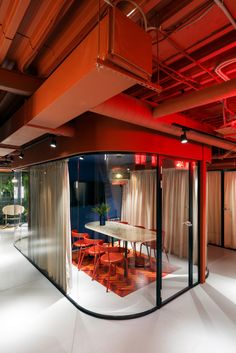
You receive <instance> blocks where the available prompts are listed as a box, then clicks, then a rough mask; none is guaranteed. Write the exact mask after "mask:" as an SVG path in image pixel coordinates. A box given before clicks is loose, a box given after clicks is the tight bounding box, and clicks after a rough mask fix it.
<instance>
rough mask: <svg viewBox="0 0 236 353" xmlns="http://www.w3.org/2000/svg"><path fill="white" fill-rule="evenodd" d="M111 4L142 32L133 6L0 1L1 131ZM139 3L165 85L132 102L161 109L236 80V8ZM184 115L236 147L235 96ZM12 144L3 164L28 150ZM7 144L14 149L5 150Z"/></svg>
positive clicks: (143, 90)
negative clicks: (10, 157) (14, 155)
mask: <svg viewBox="0 0 236 353" xmlns="http://www.w3.org/2000/svg"><path fill="white" fill-rule="evenodd" d="M109 3H110V4H111V5H114V4H116V3H118V4H117V7H118V8H119V9H120V10H121V11H122V12H123V13H124V14H126V15H128V16H129V18H130V19H131V20H133V21H134V22H136V23H137V24H139V25H140V26H141V27H143V16H142V14H141V12H140V11H139V10H138V9H135V7H134V6H133V4H132V2H129V1H115V0H114V1H112V0H110V1H104V0H100V1H98V0H81V1H78V0H42V1H35V0H21V1H19V0H2V1H0V65H1V68H0V89H1V90H0V128H1V126H6V123H7V122H8V121H10V120H9V119H11V117H12V116H13V115H14V114H16V113H18V112H19V111H20V108H22V107H23V104H24V103H25V102H26V101H27V100H28V98H29V97H30V96H31V95H32V94H33V93H34V92H35V91H36V90H37V89H38V88H39V87H40V85H41V84H42V83H43V82H44V81H46V80H47V78H48V77H50V76H51V75H52V74H53V73H54V72H55V70H56V69H57V68H58V67H59V66H60V65H61V63H62V62H63V61H64V60H65V59H66V58H67V57H68V56H69V55H70V54H71V53H72V52H73V50H74V49H75V48H76V47H77V46H78V45H79V44H80V43H81V42H82V41H83V40H84V38H85V37H86V36H87V35H88V33H90V31H91V30H92V29H93V28H94V27H95V26H96V25H97V23H98V19H99V18H102V17H103V15H104V14H105V13H106V10H107V9H108V8H109V7H110V5H109ZM135 3H136V4H137V5H138V6H140V9H141V10H142V12H143V13H144V14H145V17H146V19H147V24H148V27H149V28H151V30H150V36H151V37H152V55H153V74H152V82H153V83H157V84H158V85H160V86H161V87H162V91H161V92H159V93H157V92H156V91H154V90H152V89H150V88H149V87H144V86H141V85H138V84H135V82H134V83H133V85H131V87H129V88H128V89H124V91H123V93H125V95H128V96H131V97H133V98H135V99H138V100H139V101H140V102H142V103H145V104H147V105H148V106H149V107H150V108H154V109H155V108H157V109H159V108H160V109H161V107H164V105H163V106H162V104H163V103H164V104H165V102H167V101H168V100H169V102H170V105H171V104H172V102H173V101H172V100H173V99H175V98H178V97H180V99H184V100H185V96H187V95H188V94H191V93H193V92H198V91H201V90H204V89H205V88H207V87H209V86H214V85H217V84H221V83H223V82H225V81H230V80H233V79H234V78H236V1H232V0H224V1H221V0H181V1H175V0H136V1H135ZM134 9H135V10H134ZM137 46H138V43H137ZM79 64H80V63H79V61H78V65H79ZM232 82H233V81H232ZM235 86H236V85H235ZM124 87H125V86H124ZM219 97H221V96H219ZM181 111H182V115H181V116H182V118H183V116H184V117H185V118H189V120H188V125H189V124H190V127H191V122H192V127H193V128H195V129H197V130H201V129H202V126H205V128H204V129H205V131H208V132H209V131H211V133H212V134H216V135H217V136H221V137H223V138H225V139H226V140H230V141H233V142H234V141H235V139H236V128H235V127H236V90H235V89H234V93H232V94H228V96H227V98H223V99H221V98H219V99H217V97H215V98H214V99H213V101H212V102H211V103H208V104H205V105H202V104H201V103H200V102H198V103H196V104H195V105H193V106H192V107H191V108H189V107H188V110H187V109H186V110H183V109H181ZM175 112H178V110H176V111H173V113H175ZM160 119H161V120H160V121H162V122H164V123H166V124H171V123H173V121H172V119H170V117H169V116H167V117H166V116H165V115H164V116H162V117H161V118H160ZM175 123H176V121H175ZM4 124H5V125H4ZM196 124H199V127H198V128H196ZM180 125H184V124H183V122H181V121H180ZM234 126H235V127H234ZM28 131H30V132H31V131H32V135H31V137H30V138H28V140H27V143H29V142H30V140H33V139H35V138H37V137H38V136H40V135H42V134H43V133H49V132H52V131H50V129H48V130H47V129H45V131H43V132H42V130H40V131H39V129H38V127H37V126H36V127H34V126H32V125H31V126H28ZM63 133H64V132H63ZM12 136H13V138H12V139H11V140H8V139H6V138H5V139H2V140H0V144H1V148H0V155H1V156H3V157H4V156H6V155H8V156H9V154H11V153H12V154H14V153H15V152H14V151H15V147H16V146H17V147H18V150H20V149H21V147H22V145H23V146H24V144H25V141H24V139H23V140H22V136H21V138H19V141H17V138H18V137H17V136H18V135H17V134H13V135H12ZM6 141H8V144H7V145H5V146H4V143H5V144H6V143H7V142H6ZM9 141H10V142H11V143H10V145H9ZM11 146H12V148H11ZM3 157H2V158H3Z"/></svg>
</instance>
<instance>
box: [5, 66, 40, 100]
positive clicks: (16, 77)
mask: <svg viewBox="0 0 236 353" xmlns="http://www.w3.org/2000/svg"><path fill="white" fill-rule="evenodd" d="M42 82H43V81H42V80H40V79H38V78H35V77H33V76H28V75H24V74H21V73H18V72H15V71H10V70H6V69H2V68H0V89H1V90H3V91H7V92H11V93H15V94H19V95H23V96H30V95H31V94H33V93H34V92H35V91H36V90H37V88H39V86H40V85H41V84H42Z"/></svg>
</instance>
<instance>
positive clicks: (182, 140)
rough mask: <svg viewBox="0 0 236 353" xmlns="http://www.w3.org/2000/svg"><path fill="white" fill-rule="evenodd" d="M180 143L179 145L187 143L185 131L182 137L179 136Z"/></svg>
mask: <svg viewBox="0 0 236 353" xmlns="http://www.w3.org/2000/svg"><path fill="white" fill-rule="evenodd" d="M180 141H181V143H187V142H188V139H187V136H186V131H185V130H183V133H182V135H181V136H180Z"/></svg>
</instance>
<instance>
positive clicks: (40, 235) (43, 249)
mask: <svg viewBox="0 0 236 353" xmlns="http://www.w3.org/2000/svg"><path fill="white" fill-rule="evenodd" d="M29 257H30V258H31V260H32V261H33V262H34V263H35V264H36V265H38V266H39V267H40V268H41V269H42V270H43V271H45V273H46V274H47V275H48V276H49V277H50V278H51V279H52V280H54V281H55V282H56V283H57V284H58V285H59V286H60V287H61V288H62V289H64V291H65V292H69V290H70V279H71V227H70V188H69V173H68V165H67V161H65V160H64V161H58V162H52V163H47V164H42V165H39V166H35V167H32V168H30V237H29Z"/></svg>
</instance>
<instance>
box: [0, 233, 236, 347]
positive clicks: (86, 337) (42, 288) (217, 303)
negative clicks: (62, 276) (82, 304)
mask: <svg viewBox="0 0 236 353" xmlns="http://www.w3.org/2000/svg"><path fill="white" fill-rule="evenodd" d="M13 240H14V237H13V233H12V232H10V231H0V352H1V353H32V352H33V353H39V352H40V353H49V352H50V353H51V352H52V353H125V352H127V351H132V352H136V353H141V352H142V353H143V352H147V353H154V352H159V353H177V352H178V353H179V352H181V353H205V352H214V353H221V352H227V353H235V351H236V349H235V347H236V334H235V333H236V251H229V250H223V249H220V248H216V247H209V269H210V276H209V278H208V279H207V282H206V283H205V284H204V285H201V286H200V285H199V286H197V287H195V288H194V289H192V290H191V291H189V292H187V293H185V294H183V295H182V296H181V297H179V298H177V299H175V300H174V301H172V302H171V303H169V304H168V305H166V306H164V307H163V308H162V309H160V310H158V311H156V312H155V313H153V314H150V315H148V316H146V317H143V318H138V319H134V320H129V321H108V320H101V319H96V318H93V317H90V316H88V315H86V314H83V313H82V312H80V311H78V310H77V309H76V308H75V307H74V306H73V305H72V304H71V303H70V302H69V301H68V300H67V299H66V298H65V297H63V296H62V294H61V293H60V292H59V291H58V290H57V289H56V288H55V287H54V286H53V285H52V284H51V283H50V282H49V281H48V280H47V279H46V278H45V277H43V276H42V275H41V274H40V273H39V272H38V271H37V270H36V269H35V268H34V267H33V266H32V265H31V264H30V263H29V262H28V261H27V260H26V259H25V258H24V257H23V256H22V255H21V254H20V253H19V252H18V251H17V250H16V249H15V248H14V247H13V245H12V243H13Z"/></svg>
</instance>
